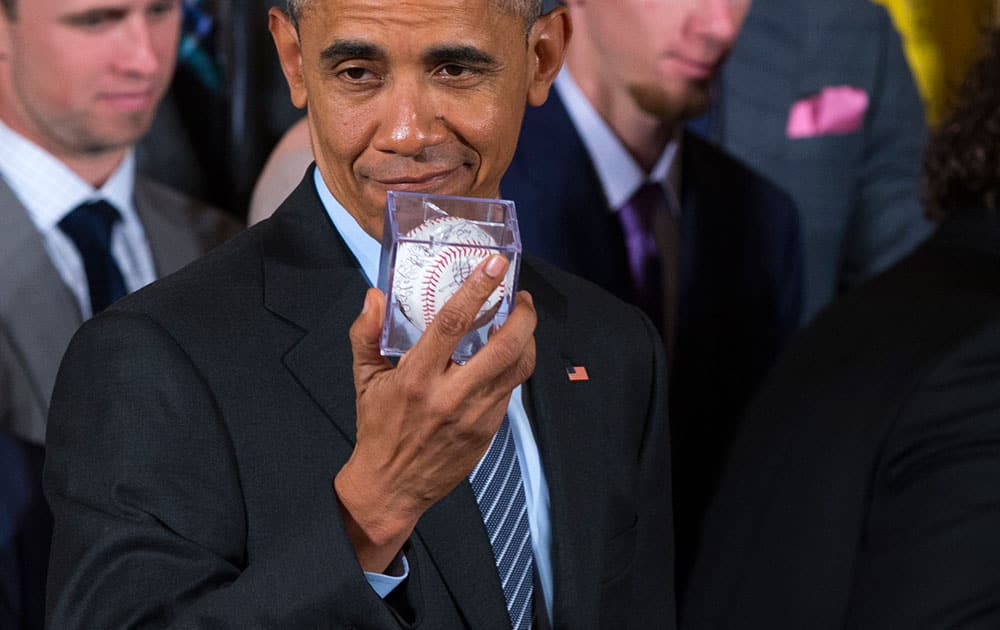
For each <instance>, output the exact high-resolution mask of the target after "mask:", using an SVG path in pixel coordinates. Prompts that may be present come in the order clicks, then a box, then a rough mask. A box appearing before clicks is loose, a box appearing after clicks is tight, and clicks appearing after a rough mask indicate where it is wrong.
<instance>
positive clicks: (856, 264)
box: [710, 0, 931, 318]
mask: <svg viewBox="0 0 1000 630" xmlns="http://www.w3.org/2000/svg"><path fill="white" fill-rule="evenodd" d="M845 85H848V86H852V87H855V88H858V89H861V90H864V91H865V92H866V93H867V94H868V98H869V105H868V109H867V112H866V113H865V116H864V120H863V123H862V125H861V126H860V127H859V129H858V130H857V131H856V132H854V133H847V134H838V135H823V136H816V137H809V138H789V137H788V136H787V135H786V133H785V127H786V125H787V122H788V115H789V110H790V109H791V107H792V104H793V103H795V102H796V101H798V100H800V99H804V98H809V97H813V96H816V95H818V94H819V93H820V92H821V90H822V89H823V88H825V87H831V86H845ZM710 137H711V138H712V139H713V140H715V141H717V142H719V143H720V144H721V145H722V146H724V147H725V148H726V150H727V151H730V152H732V153H733V155H736V156H738V157H739V158H740V159H742V160H745V161H746V163H747V164H750V165H751V166H752V167H753V168H755V169H757V170H758V171H760V172H761V173H763V174H764V175H766V176H767V177H769V178H770V179H772V180H773V181H774V182H775V183H777V184H778V185H779V186H781V187H782V188H783V189H785V190H787V191H788V192H789V193H790V194H791V196H792V198H793V199H794V200H795V203H796V204H797V206H798V208H799V212H800V219H801V226H802V235H803V240H802V243H803V251H804V258H805V292H804V298H805V308H804V310H803V315H804V316H805V318H811V317H812V316H814V315H815V314H816V312H817V311H818V310H819V309H820V308H822V307H823V306H824V305H826V304H827V303H829V302H830V301H831V300H832V299H833V298H834V297H835V296H836V295H837V294H838V292H839V291H840V290H842V289H843V288H845V287H851V286H856V285H857V284H859V283H860V282H861V281H863V280H864V279H866V278H869V277H871V276H872V275H874V274H876V273H878V272H879V271H882V270H884V269H885V268H887V267H889V266H890V265H891V264H892V263H894V262H895V261H897V260H899V259H900V258H902V257H903V256H905V255H906V254H907V253H908V252H910V251H911V250H912V249H913V248H914V247H915V246H916V245H917V244H918V243H919V242H920V241H922V240H923V239H924V238H926V236H927V235H928V234H929V232H930V229H931V225H930V223H929V222H928V221H927V220H926V219H924V217H923V213H922V204H921V202H920V192H921V191H920V185H921V184H920V182H921V175H920V166H921V163H922V157H923V153H924V146H925V145H926V142H927V127H926V124H925V122H924V108H923V104H922V102H921V100H920V95H919V94H918V93H917V89H916V86H915V84H914V81H913V76H912V74H911V73H910V68H909V66H908V65H907V62H906V58H905V57H904V56H903V47H902V45H901V43H900V39H899V35H898V34H897V33H896V30H895V28H894V27H893V24H892V20H891V19H890V17H889V15H888V13H887V12H886V10H885V8H884V7H882V6H879V5H878V4H877V3H875V2H871V0H837V1H836V2H830V1H829V0H758V1H756V2H754V3H753V5H752V6H751V8H750V13H749V14H748V15H747V19H746V22H745V23H744V25H743V28H742V30H741V31H740V36H739V39H738V40H737V42H736V45H735V47H734V48H733V51H732V53H731V54H730V58H729V60H728V61H727V62H726V65H725V67H724V69H723V74H722V81H721V89H720V94H719V98H718V99H717V106H716V107H715V111H714V112H713V113H712V130H711V132H710Z"/></svg>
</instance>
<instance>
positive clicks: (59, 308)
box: [0, 181, 82, 441]
mask: <svg viewBox="0 0 1000 630" xmlns="http://www.w3.org/2000/svg"><path fill="white" fill-rule="evenodd" d="M0 208H3V210H2V211H0V269H2V270H3V278H4V280H3V282H2V283H0V320H2V327H3V328H5V329H6V331H7V334H8V335H9V336H10V340H11V343H13V344H15V345H16V347H18V348H20V351H21V360H22V361H23V363H24V366H25V368H26V370H27V372H28V374H29V376H30V379H31V384H32V388H33V389H34V391H35V394H36V399H37V402H38V405H39V406H38V408H39V410H40V414H41V416H42V417H44V414H45V410H46V409H48V404H49V396H50V395H51V393H52V386H53V385H54V383H55V378H56V372H57V371H58V370H59V362H60V361H61V360H62V355H63V352H65V351H66V346H67V345H69V340H70V338H72V336H73V333H74V332H76V329H77V328H78V327H79V326H80V324H81V322H82V316H81V314H80V306H79V304H78V303H77V301H76V298H75V297H74V296H73V294H72V292H71V291H70V290H69V288H68V287H67V286H66V284H65V283H64V282H63V279H62V277H61V276H60V275H59V272H58V271H57V270H56V268H55V266H54V265H53V264H52V261H51V259H50V258H49V256H48V250H47V249H46V248H45V242H44V240H43V239H42V236H41V234H39V233H38V230H37V229H36V228H35V225H34V223H32V222H31V219H30V218H29V217H28V213H27V211H26V210H24V208H23V207H22V206H21V203H20V202H19V201H18V200H17V198H16V197H15V196H14V193H13V192H12V191H11V190H10V189H9V188H8V187H7V185H6V184H4V183H3V182H2V181H0ZM27 430H28V432H29V435H25V436H24V437H26V438H28V439H31V440H33V441H42V440H43V439H44V436H45V427H44V426H38V427H29V428H27Z"/></svg>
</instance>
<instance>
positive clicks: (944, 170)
mask: <svg viewBox="0 0 1000 630" xmlns="http://www.w3.org/2000/svg"><path fill="white" fill-rule="evenodd" d="M984 43H985V49H984V53H983V56H982V57H981V58H980V59H979V60H978V61H977V62H976V63H975V64H973V66H972V67H971V68H970V69H969V72H968V74H966V76H965V79H964V80H963V81H962V85H961V87H960V88H959V90H958V92H957V94H956V96H955V99H954V102H953V104H952V108H951V111H950V113H949V114H948V115H947V116H946V117H945V119H944V120H943V121H942V122H941V124H940V126H939V127H938V128H937V129H936V130H935V131H934V133H933V134H932V136H931V141H930V144H929V145H928V147H927V158H926V160H925V162H924V167H925V171H926V173H927V213H928V215H929V216H930V217H931V218H934V219H943V218H944V217H946V216H948V215H950V214H952V213H954V212H959V211H961V210H968V209H987V210H998V209H1000V29H993V30H991V31H990V32H989V33H987V35H986V37H985V38H984Z"/></svg>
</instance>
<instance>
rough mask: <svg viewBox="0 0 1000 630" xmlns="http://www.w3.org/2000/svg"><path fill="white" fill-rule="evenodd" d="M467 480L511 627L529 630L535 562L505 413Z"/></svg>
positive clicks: (515, 451)
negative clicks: (480, 516) (485, 534)
mask: <svg viewBox="0 0 1000 630" xmlns="http://www.w3.org/2000/svg"><path fill="white" fill-rule="evenodd" d="M469 483H471V484H472V491H473V492H474V493H475V495H476V503H478V504H479V511H480V513H481V514H482V515H483V523H484V524H485V525H486V533H487V534H489V536H490V546H491V547H492V548H493V557H494V559H495V560H496V566H497V572H498V573H499V574H500V584H501V585H502V586H503V596H504V599H505V600H507V614H508V615H509V616H510V623H511V627H512V628H513V629H514V630H527V629H528V628H530V627H531V618H532V613H531V603H532V602H531V595H532V592H533V590H534V585H535V582H534V575H535V571H534V569H535V563H534V555H533V554H532V551H531V529H530V528H529V526H528V507H527V503H526V502H525V500H524V485H523V484H522V483H521V466H520V464H519V463H518V461H517V449H516V448H515V447H514V435H513V434H512V433H511V430H510V421H509V420H507V418H506V417H504V419H503V424H501V425H500V429H499V430H498V431H497V433H496V435H495V436H493V441H492V442H491V443H490V448H489V449H488V450H487V451H486V455H484V456H483V458H482V459H481V460H479V464H477V465H476V468H475V469H473V471H472V473H470V474H469Z"/></svg>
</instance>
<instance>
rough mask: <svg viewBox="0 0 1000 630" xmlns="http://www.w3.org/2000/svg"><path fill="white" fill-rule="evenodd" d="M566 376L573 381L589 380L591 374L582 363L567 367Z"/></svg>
mask: <svg viewBox="0 0 1000 630" xmlns="http://www.w3.org/2000/svg"><path fill="white" fill-rule="evenodd" d="M566 378H568V379H569V380H571V381H589V380H590V376H589V375H588V374H587V368H585V367H583V366H582V365H574V366H572V367H568V368H566Z"/></svg>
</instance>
